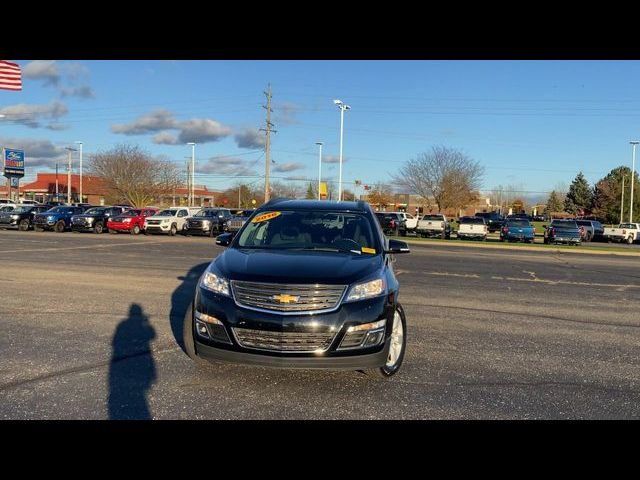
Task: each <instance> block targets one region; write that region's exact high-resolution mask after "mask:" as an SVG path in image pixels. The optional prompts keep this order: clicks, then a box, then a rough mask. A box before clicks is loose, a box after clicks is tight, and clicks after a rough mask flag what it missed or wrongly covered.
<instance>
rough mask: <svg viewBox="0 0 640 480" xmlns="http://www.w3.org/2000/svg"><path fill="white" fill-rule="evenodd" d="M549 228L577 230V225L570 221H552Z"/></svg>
mask: <svg viewBox="0 0 640 480" xmlns="http://www.w3.org/2000/svg"><path fill="white" fill-rule="evenodd" d="M551 226H552V227H561V228H578V224H577V223H576V222H575V221H570V220H554V221H553V222H551Z"/></svg>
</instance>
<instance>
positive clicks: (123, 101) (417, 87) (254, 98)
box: [0, 60, 640, 192]
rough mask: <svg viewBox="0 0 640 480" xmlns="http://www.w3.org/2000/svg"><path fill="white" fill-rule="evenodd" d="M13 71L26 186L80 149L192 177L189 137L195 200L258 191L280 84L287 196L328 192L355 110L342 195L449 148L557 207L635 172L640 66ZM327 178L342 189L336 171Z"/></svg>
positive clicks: (2, 130)
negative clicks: (126, 150)
mask: <svg viewBox="0 0 640 480" xmlns="http://www.w3.org/2000/svg"><path fill="white" fill-rule="evenodd" d="M12 61H15V62H17V63H18V64H20V65H21V67H22V68H23V77H24V78H23V90H22V92H11V91H4V90H0V113H5V115H6V117H5V118H4V119H0V143H1V144H2V145H4V146H6V147H14V148H21V147H23V148H24V149H25V150H26V168H27V179H30V178H33V177H35V172H36V171H51V167H52V166H53V165H54V164H55V159H56V158H58V159H64V158H65V153H66V152H65V151H64V147H65V146H67V145H69V144H71V143H73V142H74V141H76V140H80V141H82V142H84V151H85V153H86V154H91V153H92V152H96V151H99V150H105V149H108V148H110V147H112V146H114V145H115V144H117V143H123V142H124V143H136V144H139V145H140V146H142V147H143V148H145V149H147V150H149V151H150V152H152V153H153V154H158V155H166V156H168V157H169V158H171V159H172V160H174V161H176V162H178V163H179V164H180V165H181V166H182V165H184V162H185V161H186V160H185V157H186V156H190V154H191V149H190V147H188V146H187V145H185V144H184V142H185V141H187V139H188V138H191V136H194V137H193V138H196V137H197V140H196V141H198V146H197V147H196V159H197V164H198V170H197V179H196V181H197V183H198V184H206V185H208V186H209V187H210V188H214V189H223V188H225V187H227V186H230V185H233V184H235V183H236V182H237V181H239V180H242V181H248V182H256V183H257V184H259V183H260V182H261V180H260V179H259V178H258V177H254V178H251V176H252V175H253V176H259V175H262V174H263V173H264V156H263V152H262V147H261V145H260V140H261V137H260V136H259V132H257V131H256V129H258V128H260V127H262V126H263V125H264V115H265V110H264V109H263V108H262V107H261V105H263V104H264V103H265V97H264V94H263V93H262V92H263V91H264V90H265V89H266V86H267V83H269V82H271V84H272V88H273V106H274V110H275V111H274V114H273V122H274V123H275V129H276V130H277V133H276V134H275V135H274V136H273V140H272V157H273V159H274V160H275V161H276V164H275V165H273V169H274V171H272V175H273V176H274V177H276V178H277V179H279V180H283V181H285V180H287V179H290V178H309V179H312V180H314V181H315V179H317V168H318V164H317V158H318V157H317V153H318V150H317V146H316V145H315V142H317V141H322V142H324V151H323V153H324V154H325V155H326V156H327V160H329V162H335V159H336V157H337V155H338V150H339V111H338V109H337V108H336V107H335V106H334V105H333V99H334V98H340V99H342V100H344V101H345V102H346V103H348V104H349V105H350V106H351V107H352V109H351V110H350V111H348V112H346V114H345V145H344V156H345V158H346V163H345V165H344V170H343V175H344V180H345V182H347V183H348V182H353V181H354V180H355V179H359V180H362V181H363V182H364V183H374V182H376V181H389V180H390V177H391V175H392V174H394V173H396V172H397V170H398V168H399V167H400V166H401V165H402V162H403V161H405V160H407V159H409V158H412V157H415V156H416V155H417V154H418V153H420V152H423V151H427V150H428V149H429V148H430V147H431V146H432V145H446V146H450V147H454V148H457V149H460V150H462V151H464V152H465V153H466V154H467V155H469V156H470V157H472V158H474V159H476V160H478V161H480V162H481V163H482V164H483V165H484V166H485V169H486V173H485V178H484V188H485V189H486V190H489V189H491V188H493V187H495V186H496V185H499V184H502V185H507V184H511V185H517V186H519V187H520V188H522V189H523V190H526V191H528V192H548V191H549V190H551V189H552V188H553V187H554V186H556V185H557V184H558V183H561V182H564V183H569V182H570V181H571V180H572V179H573V177H574V176H575V175H576V173H577V172H578V171H579V170H583V171H584V172H585V175H586V177H587V179H588V180H589V181H590V182H592V183H593V181H595V180H598V179H599V178H601V177H602V176H603V175H605V174H606V173H607V172H608V171H609V170H611V169H612V168H614V167H616V166H618V165H621V164H625V165H630V163H631V150H630V146H629V143H628V142H629V140H632V139H636V138H638V137H640V109H639V108H640V93H639V92H638V85H640V62H638V61H479V60H474V61H132V60H127V61H35V62H32V61H29V60H12ZM277 170H281V171H277ZM323 171H324V172H326V173H327V175H328V176H329V177H331V178H337V167H336V164H335V163H326V164H325V165H324V166H323ZM238 175H240V176H238ZM278 177H280V178H278ZM287 181H297V180H287ZM297 182H298V183H300V184H303V185H305V186H306V184H304V183H303V182H300V181H297ZM346 187H347V188H350V186H349V185H348V184H347V185H346Z"/></svg>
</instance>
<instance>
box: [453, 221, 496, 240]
mask: <svg viewBox="0 0 640 480" xmlns="http://www.w3.org/2000/svg"><path fill="white" fill-rule="evenodd" d="M488 230H489V229H488V227H487V224H486V223H485V221H484V218H482V217H462V218H460V226H459V227H458V233H457V234H458V238H459V239H461V240H465V239H467V238H472V239H474V238H478V239H480V240H482V241H484V240H486V239H487V233H489V232H488Z"/></svg>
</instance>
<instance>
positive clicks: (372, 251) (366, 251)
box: [362, 247, 376, 255]
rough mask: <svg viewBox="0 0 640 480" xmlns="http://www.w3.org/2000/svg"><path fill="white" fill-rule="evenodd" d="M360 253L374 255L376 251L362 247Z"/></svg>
mask: <svg viewBox="0 0 640 480" xmlns="http://www.w3.org/2000/svg"><path fill="white" fill-rule="evenodd" d="M362 253H373V254H374V255H375V253H376V249H375V248H369V247H362Z"/></svg>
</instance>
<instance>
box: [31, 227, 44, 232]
mask: <svg viewBox="0 0 640 480" xmlns="http://www.w3.org/2000/svg"><path fill="white" fill-rule="evenodd" d="M33 229H34V230H35V231H36V232H44V228H42V227H33Z"/></svg>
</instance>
